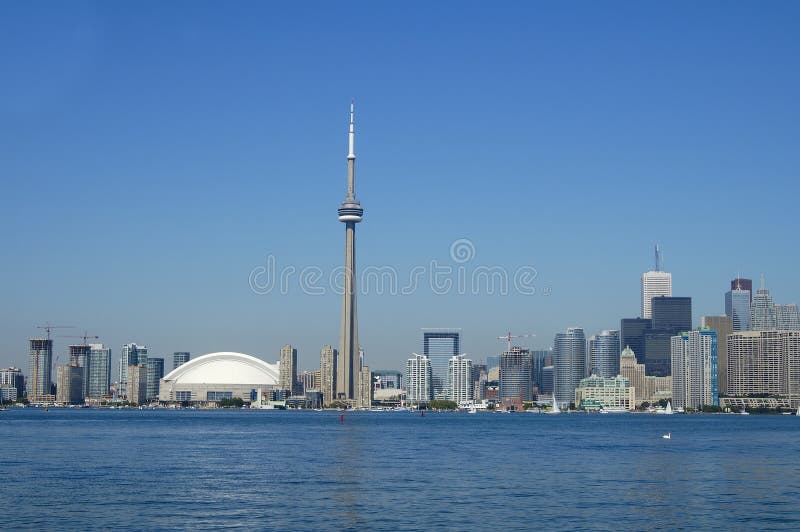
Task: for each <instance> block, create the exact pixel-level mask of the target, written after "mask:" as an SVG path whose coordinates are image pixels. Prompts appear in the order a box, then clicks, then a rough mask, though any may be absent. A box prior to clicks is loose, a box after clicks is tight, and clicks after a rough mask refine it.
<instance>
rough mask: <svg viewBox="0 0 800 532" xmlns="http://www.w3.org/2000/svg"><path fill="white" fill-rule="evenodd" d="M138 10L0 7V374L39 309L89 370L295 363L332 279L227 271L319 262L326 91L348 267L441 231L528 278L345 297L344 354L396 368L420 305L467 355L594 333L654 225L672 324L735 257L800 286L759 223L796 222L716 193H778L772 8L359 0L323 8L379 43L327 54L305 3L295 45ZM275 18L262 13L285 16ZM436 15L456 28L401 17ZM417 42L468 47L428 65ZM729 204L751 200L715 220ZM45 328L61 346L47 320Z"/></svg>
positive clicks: (706, 295) (643, 253)
mask: <svg viewBox="0 0 800 532" xmlns="http://www.w3.org/2000/svg"><path fill="white" fill-rule="evenodd" d="M150 9H152V10H153V11H152V12H149V13H148V12H147V9H144V10H143V12H139V13H137V12H135V11H134V10H132V9H131V8H129V7H125V6H121V7H119V8H118V9H113V10H112V9H110V8H107V7H104V6H89V5H88V4H72V5H65V6H58V5H56V6H53V8H52V10H50V11H48V12H44V13H42V12H39V11H37V10H30V9H27V8H26V7H25V6H22V5H4V6H2V7H0V10H2V14H3V15H4V18H7V19H9V20H12V19H13V20H15V21H17V23H16V24H14V25H12V27H11V28H9V31H8V32H4V34H3V35H2V36H0V42H1V43H2V44H3V45H4V47H5V48H7V49H14V50H17V51H18V53H17V54H15V55H14V56H13V57H5V58H3V59H2V60H0V61H2V66H3V67H4V72H8V73H9V76H8V79H9V80H10V81H9V83H8V84H6V85H5V86H4V87H2V88H0V94H2V96H4V97H3V98H0V116H3V117H4V121H5V124H6V127H5V128H4V129H3V131H2V132H0V140H2V143H0V144H2V145H3V146H4V148H3V150H4V152H3V161H4V168H3V170H2V171H3V173H4V174H5V176H7V180H6V181H7V182H8V183H9V187H8V190H7V193H6V194H4V196H3V198H2V200H0V201H2V202H3V209H0V222H2V223H3V226H4V227H6V228H7V233H6V234H7V239H6V241H5V245H4V252H3V253H4V259H6V260H5V261H4V268H5V277H6V279H7V280H8V282H7V283H5V287H4V303H5V304H4V305H3V308H2V312H3V313H2V315H0V318H2V319H0V366H2V367H6V366H10V365H15V366H17V367H22V368H26V367H27V361H26V358H27V351H28V347H27V343H28V339H29V338H33V337H37V336H38V335H37V334H36V333H37V330H36V329H35V328H34V326H35V325H39V324H41V323H44V322H45V321H47V320H50V321H51V322H52V323H59V324H68V325H74V326H76V327H80V328H83V327H86V328H88V329H89V330H92V331H93V332H94V333H95V334H97V335H98V336H100V340H99V341H100V342H102V343H103V344H104V345H105V346H106V347H107V348H110V349H112V356H113V362H112V364H113V365H114V367H113V368H112V372H114V373H116V361H118V360H119V356H120V349H121V346H123V345H125V344H130V343H141V344H144V345H147V346H148V347H149V349H150V353H151V354H153V355H155V356H159V357H160V356H169V354H171V353H173V352H175V351H190V352H192V353H193V354H196V355H198V356H199V355H202V354H205V353H211V352H217V351H237V352H242V353H251V354H254V355H257V356H259V357H261V358H262V359H264V360H267V361H271V362H272V361H276V360H277V359H278V358H279V352H280V347H281V346H282V345H284V344H286V343H291V344H292V345H294V346H296V347H297V349H298V358H299V362H298V364H299V366H300V369H313V368H315V367H317V365H318V353H319V349H320V347H321V346H323V345H326V344H331V345H338V336H339V326H340V323H339V320H338V319H337V314H338V311H339V306H340V303H341V299H340V297H339V296H338V295H336V294H334V293H328V294H325V295H322V296H312V295H306V294H303V293H302V292H300V291H299V290H294V291H293V292H290V293H289V294H287V295H281V294H276V293H272V294H267V295H258V294H255V293H254V292H253V290H252V288H251V286H250V285H249V284H248V276H249V274H250V273H251V272H252V271H253V269H254V268H256V267H258V266H259V265H263V264H264V261H265V258H266V257H267V256H270V255H273V256H275V257H276V258H277V259H278V261H279V264H280V265H281V266H289V265H292V266H295V267H296V268H297V269H298V270H300V269H302V268H304V267H306V266H317V267H319V268H321V269H322V270H323V271H325V272H329V271H332V270H333V269H334V268H336V267H337V266H340V264H341V251H340V246H339V244H338V243H339V242H340V240H339V238H340V236H341V235H340V233H339V231H340V229H341V228H340V227H338V226H337V224H334V223H331V219H330V202H331V201H332V199H334V198H336V199H338V198H339V197H340V196H339V195H340V176H341V173H340V171H339V170H337V168H340V169H341V166H340V164H341V147H342V145H341V136H340V135H341V134H342V133H343V131H342V128H341V126H342V122H343V121H342V118H344V116H343V115H344V113H343V112H342V111H343V105H342V102H347V101H349V100H350V98H351V97H353V96H355V97H356V99H358V100H359V109H360V111H359V116H360V119H359V127H360V131H362V132H363V135H361V136H360V138H361V139H363V140H361V141H360V142H361V144H360V145H361V146H363V148H364V149H363V157H362V158H361V159H360V162H359V165H360V168H362V169H363V170H364V171H366V172H367V174H366V175H369V176H370V178H369V180H365V181H364V182H363V184H360V192H359V194H360V196H363V197H364V198H365V200H366V201H368V203H369V206H370V223H369V224H366V225H365V226H364V227H363V228H361V229H360V230H359V239H360V242H361V243H362V244H363V245H362V246H360V251H359V265H360V267H361V266H362V265H363V266H366V265H375V266H381V265H391V266H393V267H395V268H397V269H398V270H400V271H402V272H409V271H411V270H412V268H413V267H414V266H415V265H420V264H421V265H428V264H430V261H431V260H437V261H439V262H440V263H441V264H444V265H447V266H451V267H456V266H458V264H459V263H457V262H455V261H454V260H452V256H451V255H450V250H451V245H452V244H453V243H454V242H456V241H458V240H461V239H468V240H469V241H470V242H471V243H472V244H473V246H474V248H473V250H474V257H473V258H472V260H471V261H470V262H469V263H468V264H469V265H470V266H477V265H486V266H492V265H498V266H501V267H503V268H506V269H507V270H509V271H513V270H515V269H516V268H517V267H519V266H522V265H531V266H533V267H535V268H536V271H537V277H536V280H535V283H536V287H537V288H538V291H537V293H536V294H534V295H522V294H519V293H513V292H512V293H510V294H509V295H507V296H500V295H488V294H478V295H475V296H473V295H470V294H467V295H461V294H458V293H450V294H446V295H437V294H434V293H432V292H431V290H429V289H420V290H417V291H416V292H415V293H413V294H410V295H407V296H390V295H379V294H375V293H369V294H364V295H362V294H359V299H360V300H361V302H362V305H361V306H362V309H369V310H368V311H363V312H362V313H361V315H360V316H359V324H360V331H359V333H360V334H359V339H360V342H361V345H362V346H363V347H364V349H365V352H366V353H367V357H368V359H369V363H370V366H371V367H394V368H398V369H400V368H401V367H402V365H403V363H404V361H405V360H407V358H408V356H409V354H410V353H412V352H414V351H415V350H417V349H418V345H419V340H418V338H419V330H420V329H421V328H424V327H441V326H454V327H459V328H461V329H462V330H463V331H464V340H463V348H462V351H463V352H465V353H466V354H467V355H468V356H469V358H471V359H472V360H474V361H476V362H477V361H480V360H483V359H485V357H486V356H487V355H490V354H498V353H499V352H500V349H499V348H498V346H497V345H496V340H495V338H496V336H497V334H498V333H499V332H500V331H504V330H509V329H510V330H513V331H524V332H532V333H536V334H537V337H536V339H534V340H532V341H526V342H521V343H522V344H523V345H524V346H530V347H549V346H550V345H551V344H552V339H553V337H554V335H555V333H556V332H558V331H563V330H565V329H566V328H567V327H571V326H579V327H581V328H582V329H584V331H585V332H586V334H587V336H588V335H592V334H595V333H598V332H600V331H602V330H607V329H616V328H618V326H619V320H620V318H622V317H634V316H637V315H638V314H639V304H640V298H639V291H640V286H639V277H640V276H641V274H642V272H644V271H646V270H647V269H649V267H650V262H651V258H650V254H649V250H650V249H651V248H652V245H653V244H654V243H655V242H660V243H662V244H663V247H664V251H665V256H666V261H665V262H666V264H665V269H667V270H668V271H669V272H670V273H672V276H673V293H674V294H676V295H678V296H689V297H692V304H693V322H694V323H693V325H694V326H697V325H698V324H699V318H700V316H703V315H720V314H722V313H723V312H724V299H723V295H724V292H725V291H727V289H728V287H727V284H728V281H729V280H730V279H731V278H734V277H735V276H737V275H739V274H741V275H742V276H745V277H748V278H754V279H757V278H758V276H759V275H760V274H761V273H762V272H763V273H766V275H767V279H768V281H769V282H768V287H769V289H770V291H771V294H772V296H773V297H774V299H775V301H779V302H781V303H793V302H797V301H798V300H800V287H799V286H798V285H797V283H796V280H795V278H794V271H793V268H792V266H793V264H796V262H797V258H798V252H797V251H796V250H795V249H793V247H792V246H786V245H784V244H785V243H786V242H791V241H794V236H795V235H794V233H795V230H794V229H793V227H794V225H793V224H777V223H775V222H774V220H768V219H767V218H769V217H765V216H758V215H757V209H758V206H757V205H755V204H754V205H748V204H746V203H744V202H743V201H742V199H741V195H740V194H739V193H740V191H741V190H743V189H748V188H750V189H753V190H754V191H755V190H757V191H758V193H759V195H761V196H762V197H763V198H767V199H768V200H769V202H770V209H772V210H774V211H776V212H782V211H783V210H786V211H787V212H792V210H791V208H792V206H793V205H792V203H791V201H792V198H793V197H794V194H792V192H795V191H796V189H797V185H796V180H795V178H794V176H795V174H796V168H797V167H800V164H798V162H800V161H798V153H797V150H796V149H795V145H794V144H795V143H794V140H793V139H796V138H797V137H798V131H797V124H798V123H800V121H798V120H797V118H798V108H797V105H796V103H794V102H795V96H794V95H795V94H796V93H797V92H798V88H800V82H799V79H798V72H797V69H795V68H791V67H792V66H793V64H794V63H793V62H794V59H793V58H794V57H796V56H797V52H798V45H797V43H796V39H794V38H793V35H794V29H793V26H792V25H791V24H790V21H791V20H794V19H796V16H797V12H798V7H797V6H794V5H791V4H776V5H775V6H773V8H772V9H771V10H770V12H769V13H764V12H761V11H758V10H756V9H755V8H754V7H749V6H729V7H728V8H727V9H726V10H725V11H724V12H716V11H715V12H713V13H711V12H710V11H711V10H709V11H708V12H704V13H700V12H697V10H696V8H695V7H691V6H670V7H666V6H635V5H626V6H623V7H622V8H621V9H622V10H623V11H624V12H625V16H626V17H627V19H628V20H631V21H632V22H633V24H632V25H631V26H629V27H623V28H620V27H618V26H617V25H615V24H612V23H611V22H613V19H612V18H609V17H611V15H610V14H609V13H606V12H605V10H603V9H602V8H600V7H597V6H591V5H586V6H585V9H584V10H582V11H581V12H580V13H578V14H577V15H576V14H575V13H574V11H573V10H571V9H567V8H566V7H560V6H521V7H519V11H518V12H517V13H516V14H515V16H514V17H511V16H509V12H507V11H504V10H489V9H484V8H481V7H479V6H469V7H465V6H462V7H461V8H459V9H453V10H449V9H446V8H437V7H433V6H420V9H419V10H418V11H417V12H415V13H414V14H413V15H412V14H410V13H404V12H402V11H401V10H398V9H397V8H395V7H392V6H378V7H371V8H369V9H367V10H365V13H359V14H357V15H356V16H355V18H354V19H353V21H352V23H351V25H350V30H351V35H352V37H353V38H355V39H359V40H360V41H362V42H371V43H373V44H374V45H375V46H374V48H375V49H376V50H378V51H379V52H374V53H373V52H372V51H371V50H368V49H366V48H365V49H360V50H356V51H354V52H353V53H352V55H351V56H350V62H349V63H350V67H351V68H348V69H342V71H341V72H339V71H338V70H337V69H333V68H331V66H330V65H333V64H337V63H339V62H341V61H340V60H339V58H338V55H339V52H341V51H343V50H335V48H336V47H332V46H330V43H331V42H338V30H336V29H335V28H333V27H330V26H329V25H328V24H327V22H323V19H331V18H333V16H330V17H328V15H331V12H332V11H333V9H334V7H333V6H320V7H319V12H318V14H317V15H316V16H318V17H320V18H319V19H317V18H316V16H315V17H312V20H311V21H310V23H311V24H312V26H313V28H314V32H312V33H313V35H311V34H309V35H305V34H304V35H305V37H304V39H302V40H300V41H295V40H293V37H294V33H293V32H295V31H297V28H296V27H295V28H294V29H293V28H292V25H291V24H289V25H286V24H283V23H281V22H279V21H278V20H277V19H274V18H271V17H269V16H268V12H267V8H266V7H255V8H252V9H253V12H252V13H250V12H248V11H247V9H246V8H244V7H242V6H238V7H233V8H232V9H231V10H230V11H229V12H227V13H226V14H223V15H221V16H220V15H219V14H218V13H216V12H213V11H212V10H208V9H204V8H203V7H202V6H201V7H198V8H197V9H196V11H195V12H194V13H193V15H194V18H192V19H191V20H186V21H184V22H182V23H180V24H178V28H177V30H176V28H174V27H171V26H168V25H163V24H161V25H160V24H155V25H153V24H151V21H152V20H154V19H155V20H163V17H167V18H170V17H174V19H175V20H183V18H182V17H181V16H179V15H180V13H179V12H178V11H177V10H178V8H177V7H175V6H159V7H152V8H150ZM701 11H702V10H701ZM246 15H252V16H246ZM303 16H305V15H303V13H302V12H301V10H300V9H299V8H291V7H288V8H287V11H286V17H287V18H288V19H292V17H295V19H300V18H302V17H303ZM412 16H413V19H412V18H411V17H412ZM445 20H447V21H452V22H454V23H456V24H455V26H459V25H460V27H462V28H464V30H465V31H464V33H463V34H462V33H460V32H452V33H448V35H449V37H450V39H440V38H438V37H437V38H436V39H431V38H430V37H428V34H433V33H435V32H433V30H434V29H435V28H439V27H440V26H441V25H442V24H443V21H445ZM712 20H713V24H711V21H712ZM243 21H246V22H245V23H244V24H242V22H243ZM403 22H406V23H407V24H403ZM412 22H413V23H412ZM400 28H404V29H400ZM634 28H637V29H634ZM265 29H266V30H267V31H265ZM576 29H578V31H575V30H576ZM644 30H646V32H647V34H648V35H647V36H645V35H643V34H642V33H641V31H644ZM142 31H147V32H148V34H149V35H151V37H152V38H151V39H148V40H147V41H146V42H142V41H141V40H140V39H139V38H138V36H139V35H140V34H141V32H142ZM406 32H408V34H407V33H406ZM564 32H568V33H569V34H570V35H573V37H572V38H570V39H564V38H563V34H564ZM498 33H502V34H504V35H506V36H508V40H504V41H502V42H501V41H495V40H494V39H493V35H495V34H498ZM675 34H680V35H681V36H682V38H681V40H680V42H678V43H676V42H675V39H674V38H673V37H674V35H675ZM176 35H178V37H179V38H176ZM437 35H438V33H437ZM467 35H469V38H468V37H467ZM743 35H744V36H746V37H745V38H744V39H743V38H742V36H743ZM594 39H598V40H601V41H602V42H604V43H605V46H606V48H605V49H603V50H599V49H595V48H594V47H593V46H591V43H592V42H594ZM217 42H224V43H227V44H228V45H229V49H228V51H229V52H230V53H228V54H225V55H224V57H223V56H220V55H219V54H218V53H217V50H216V48H215V45H212V44H211V43H217ZM631 42H636V43H637V45H638V46H637V47H636V48H637V49H636V53H635V54H633V53H631V52H630V48H631V47H630V43H631ZM665 42H671V43H673V44H674V46H671V47H668V48H665V47H664V45H663V43H665ZM397 43H400V44H397ZM367 48H372V47H367ZM732 50H733V51H736V50H738V51H739V52H742V53H738V54H732V53H731V51H732ZM134 52H135V53H134ZM744 52H747V53H744ZM733 56H735V57H736V59H735V60H733V59H728V58H729V57H733ZM445 57H446V58H448V60H447V61H450V60H453V61H461V62H463V63H465V64H466V65H467V66H468V68H465V69H459V70H458V71H457V72H451V71H448V69H447V68H445V65H446V64H448V63H447V62H446V61H445V60H444V59H443V58H445ZM143 58H146V59H143ZM412 58H413V59H412ZM497 58H502V59H501V60H497ZM644 58H648V59H644ZM650 58H655V59H656V62H657V64H658V65H659V66H660V69H661V70H660V71H659V72H661V73H662V74H660V75H655V76H654V75H653V71H652V70H651V65H652V63H651V61H650ZM709 58H712V59H713V61H714V64H715V70H714V72H713V73H710V72H709V71H708V69H707V68H706V67H707V63H706V59H709ZM300 64H302V65H304V67H303V68H298V67H297V65H300ZM176 65H178V66H177V67H176ZM209 73H212V74H213V75H212V76H211V77H212V78H213V79H214V80H216V81H214V82H212V83H209V82H208V80H209ZM353 73H355V75H354V74H353ZM663 76H668V77H666V78H665V77H663ZM222 80H225V82H223V81H222ZM665 80H669V82H666V81H665ZM34 81H36V83H34ZM319 87H334V88H332V89H325V90H320V89H319ZM721 87H722V88H724V90H723V91H722V94H724V97H720V88H721ZM362 185H363V186H362ZM687 190H696V191H697V192H698V193H697V194H694V195H692V194H688V195H687V194H685V191H687ZM575 191H578V192H579V193H578V194H575V193H574V192H575ZM679 191H680V192H684V194H681V195H680V196H679ZM489 194H493V195H494V199H493V200H491V201H492V202H493V203H492V209H493V210H494V212H491V213H490V212H488V211H487V210H486V207H487V206H488V201H489V200H488V196H489ZM670 195H671V196H673V197H672V198H669V196H670ZM32 198H36V199H37V204H36V208H35V210H34V212H35V216H32V215H31V212H32V211H31V202H32ZM678 198H680V200H679V199H678ZM677 201H681V209H680V212H678V210H676V208H675V202H677ZM733 205H743V206H748V207H749V209H746V210H745V211H744V212H752V214H749V215H747V214H746V215H744V216H742V217H737V218H734V219H731V218H730V216H729V212H730V209H731V208H732V206H733ZM686 212H688V213H691V215H690V216H683V215H682V214H683V213H686ZM479 214H480V215H479ZM679 214H680V216H679ZM287 227H291V230H287ZM697 233H713V234H714V235H715V238H714V239H713V240H708V239H697V238H691V237H692V236H693V235H695V234H697ZM76 254H80V255H81V256H84V255H85V256H87V257H90V259H89V260H81V261H76V260H75V257H76ZM34 256H35V257H37V258H36V259H29V258H28V257H34ZM597 272H600V273H597ZM546 291H548V292H546ZM488 317H490V318H491V319H487V318H488ZM54 342H55V345H54V351H53V361H55V358H56V357H57V356H61V361H62V362H63V361H64V360H65V358H66V357H67V356H68V347H67V346H68V345H69V342H66V341H64V340H62V339H60V338H59V336H58V335H55V336H54ZM53 372H55V367H54V368H53ZM53 375H54V376H55V373H54V374H53Z"/></svg>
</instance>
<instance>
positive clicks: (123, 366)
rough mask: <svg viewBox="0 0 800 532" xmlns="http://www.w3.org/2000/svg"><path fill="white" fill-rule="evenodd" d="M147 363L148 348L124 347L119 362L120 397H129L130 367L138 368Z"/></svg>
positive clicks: (139, 346)
mask: <svg viewBox="0 0 800 532" xmlns="http://www.w3.org/2000/svg"><path fill="white" fill-rule="evenodd" d="M146 362H147V346H144V345H137V344H125V345H123V346H122V353H121V354H120V360H119V376H118V379H117V380H119V390H118V392H119V395H120V396H122V397H127V395H128V389H127V384H128V367H129V366H138V365H139V364H144V363H146Z"/></svg>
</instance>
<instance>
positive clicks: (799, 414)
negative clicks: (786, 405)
mask: <svg viewBox="0 0 800 532" xmlns="http://www.w3.org/2000/svg"><path fill="white" fill-rule="evenodd" d="M794 415H796V416H800V406H798V407H797V412H795V413H794Z"/></svg>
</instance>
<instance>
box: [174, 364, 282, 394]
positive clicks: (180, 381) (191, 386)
mask: <svg viewBox="0 0 800 532" xmlns="http://www.w3.org/2000/svg"><path fill="white" fill-rule="evenodd" d="M278 375H279V369H278V364H270V363H268V362H264V361H263V360H261V359H259V358H256V357H254V356H250V355H245V354H243V353H229V352H224V353H209V354H207V355H203V356H200V357H197V358H195V359H192V360H190V361H189V362H186V363H185V364H182V365H180V366H178V367H177V368H175V369H174V370H172V371H170V372H169V373H168V374H167V375H165V376H164V378H163V379H161V382H160V383H159V393H158V395H159V399H160V400H161V401H167V402H170V401H178V402H212V401H218V400H220V399H225V398H227V399H230V398H233V397H240V398H242V399H246V400H249V399H250V395H251V392H252V391H253V390H257V389H259V388H261V389H264V390H267V389H271V388H272V387H274V386H276V385H277V384H278Z"/></svg>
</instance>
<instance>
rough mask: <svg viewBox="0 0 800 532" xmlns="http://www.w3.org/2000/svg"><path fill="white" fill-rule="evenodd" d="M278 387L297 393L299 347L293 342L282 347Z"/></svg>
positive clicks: (290, 393) (291, 393)
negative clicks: (295, 346)
mask: <svg viewBox="0 0 800 532" xmlns="http://www.w3.org/2000/svg"><path fill="white" fill-rule="evenodd" d="M278 388H279V389H281V390H286V391H288V392H289V395H297V391H298V390H297V349H295V348H293V347H292V346H291V344H286V345H285V346H283V347H281V359H280V382H279V383H278Z"/></svg>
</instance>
